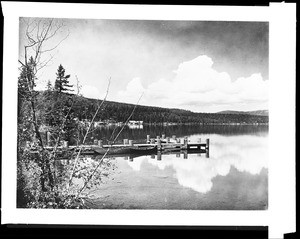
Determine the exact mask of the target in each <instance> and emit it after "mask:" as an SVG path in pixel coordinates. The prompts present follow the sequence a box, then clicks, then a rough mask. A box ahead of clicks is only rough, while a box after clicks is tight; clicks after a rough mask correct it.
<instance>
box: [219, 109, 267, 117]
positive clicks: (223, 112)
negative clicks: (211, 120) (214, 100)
mask: <svg viewBox="0 0 300 239" xmlns="http://www.w3.org/2000/svg"><path fill="white" fill-rule="evenodd" d="M216 114H239V115H259V116H268V115H269V111H268V110H254V111H235V110H224V111H220V112H217V113H216Z"/></svg>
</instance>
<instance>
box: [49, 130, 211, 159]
mask: <svg viewBox="0 0 300 239" xmlns="http://www.w3.org/2000/svg"><path fill="white" fill-rule="evenodd" d="M198 141H199V142H189V140H188V138H187V137H184V138H176V136H175V135H173V136H172V138H170V137H165V135H162V136H161V137H160V136H157V137H156V138H150V135H147V139H146V142H145V143H133V140H129V139H124V140H123V144H113V145H110V144H107V145H103V141H102V140H94V143H93V144H92V145H79V146H69V144H68V142H67V141H64V142H63V145H62V146H59V147H58V150H59V151H64V152H66V151H73V152H74V151H75V152H78V151H79V149H80V148H81V153H82V154H83V155H87V154H100V155H101V154H102V155H103V154H105V153H106V151H107V150H108V149H109V151H108V154H110V155H112V154H114V155H118V154H123V155H124V154H143V155H146V154H156V153H158V152H160V153H164V152H180V151H186V152H192V151H193V152H199V153H208V151H209V139H206V140H205V142H204V143H201V139H199V140H198ZM45 149H47V150H53V147H52V146H46V147H45Z"/></svg>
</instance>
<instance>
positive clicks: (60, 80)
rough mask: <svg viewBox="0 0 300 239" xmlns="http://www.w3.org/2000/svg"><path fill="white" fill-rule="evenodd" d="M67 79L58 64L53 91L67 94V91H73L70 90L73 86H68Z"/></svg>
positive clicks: (63, 70)
mask: <svg viewBox="0 0 300 239" xmlns="http://www.w3.org/2000/svg"><path fill="white" fill-rule="evenodd" d="M69 78H70V75H66V76H65V69H64V67H63V66H62V65H61V64H60V65H59V67H58V69H57V73H56V80H55V86H54V89H55V90H56V91H58V92H59V93H60V92H69V91H74V90H72V87H73V85H69Z"/></svg>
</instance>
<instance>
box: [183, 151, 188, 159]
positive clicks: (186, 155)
mask: <svg viewBox="0 0 300 239" xmlns="http://www.w3.org/2000/svg"><path fill="white" fill-rule="evenodd" d="M183 158H184V159H187V158H188V153H187V151H186V150H184V151H183Z"/></svg>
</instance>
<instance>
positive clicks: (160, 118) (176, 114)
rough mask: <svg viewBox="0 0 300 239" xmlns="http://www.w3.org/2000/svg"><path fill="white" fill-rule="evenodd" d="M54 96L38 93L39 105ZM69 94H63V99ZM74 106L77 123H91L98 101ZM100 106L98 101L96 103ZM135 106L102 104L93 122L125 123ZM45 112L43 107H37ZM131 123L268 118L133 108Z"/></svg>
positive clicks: (264, 120) (77, 99)
mask: <svg viewBox="0 0 300 239" xmlns="http://www.w3.org/2000/svg"><path fill="white" fill-rule="evenodd" d="M55 95H56V92H55V91H54V92H51V91H44V92H39V97H38V98H39V102H45V104H46V102H48V103H49V104H50V105H52V103H51V100H50V102H49V100H48V101H45V100H43V99H45V98H47V99H51V98H53V99H54V98H55V97H56V96H55ZM68 95H69V94H66V96H65V97H67V96H68ZM73 97H75V103H74V106H73V116H74V117H77V118H78V119H79V120H85V119H86V120H91V119H92V117H93V115H94V113H95V111H96V109H97V106H98V104H99V100H95V99H88V98H85V97H82V96H77V95H73ZM100 102H101V101H100ZM134 106H135V105H133V104H125V103H119V102H112V101H106V102H104V104H103V110H102V111H101V112H99V113H98V114H97V115H96V118H95V121H105V120H111V121H113V122H125V121H126V119H127V117H128V116H129V115H130V113H131V112H132V110H133V108H134ZM41 108H42V109H43V108H44V109H46V108H47V107H41ZM132 119H133V120H139V121H143V122H144V123H146V124H159V123H164V122H168V123H177V124H189V123H197V124H232V123H233V124H235V123H240V124H267V123H268V116H265V115H250V114H247V113H240V114H236V113H235V114H231V113H194V112H191V111H188V110H182V109H168V108H161V107H152V106H141V105H139V106H138V107H136V110H135V112H134V115H133V117H132Z"/></svg>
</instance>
